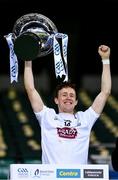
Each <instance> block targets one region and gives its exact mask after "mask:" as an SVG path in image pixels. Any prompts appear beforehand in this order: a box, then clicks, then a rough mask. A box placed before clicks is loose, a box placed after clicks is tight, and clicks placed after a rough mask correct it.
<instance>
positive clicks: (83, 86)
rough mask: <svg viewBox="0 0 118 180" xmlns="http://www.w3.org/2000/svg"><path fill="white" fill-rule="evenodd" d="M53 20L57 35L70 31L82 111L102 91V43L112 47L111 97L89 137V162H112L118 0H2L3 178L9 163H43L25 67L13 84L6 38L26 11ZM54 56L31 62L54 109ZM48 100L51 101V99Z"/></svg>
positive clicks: (117, 101)
mask: <svg viewBox="0 0 118 180" xmlns="http://www.w3.org/2000/svg"><path fill="white" fill-rule="evenodd" d="M32 12H36V13H40V14H43V15H45V16H47V17H49V18H50V19H51V20H52V21H53V22H54V23H55V25H56V26H57V28H58V31H59V32H62V33H67V34H68V36H69V42H68V43H69V44H68V68H69V78H70V79H71V80H72V81H73V82H75V83H76V84H77V86H78V93H79V102H80V103H79V106H78V108H80V109H85V108H87V107H88V106H89V105H90V104H91V102H92V100H93V99H94V97H95V96H96V94H97V93H98V91H99V89H100V75H101V62H100V57H99V56H98V53H97V48H98V46H99V45H100V44H107V45H109V46H110V47H111V58H110V59H111V71H112V79H113V84H112V85H113V87H112V94H111V96H110V98H109V100H108V103H107V105H106V107H105V109H104V113H103V115H102V116H101V118H100V121H99V122H97V123H96V125H95V126H94V128H93V131H92V135H91V144H90V153H89V154H90V155H89V160H90V162H91V163H108V164H109V167H110V170H111V171H110V173H113V174H112V176H114V174H115V172H114V171H113V169H112V165H111V161H110V155H111V152H112V150H113V148H114V145H115V138H116V137H117V135H118V121H117V117H118V87H117V84H118V82H117V81H118V73H117V65H116V64H117V52H118V51H117V42H118V27H117V22H118V2H117V0H96V1H91V0H90V1H87V0H80V1H79V2H74V3H72V1H70V2H67V3H66V2H61V1H59V2H58V1H54V2H53V1H48V2H46V1H38V0H35V1H33V2H32V1H30V2H29V1H28V0H25V1H23V0H20V1H13V0H11V1H8V0H1V1H0V24H1V25H0V142H1V145H0V178H1V179H2V178H6V177H7V174H8V169H9V164H10V163H14V162H23V163H27V162H28V163H40V162H41V161H40V158H41V146H40V127H39V126H38V124H37V120H36V119H35V117H34V114H33V113H32V109H31V106H30V104H29V101H28V99H27V96H26V93H25V92H24V86H23V67H24V63H23V62H22V61H19V82H18V83H13V84H10V78H9V49H8V46H7V43H6V40H5V39H4V35H7V34H9V33H10V32H12V28H13V25H14V23H15V21H16V20H17V19H18V18H19V17H21V16H22V15H24V14H27V13H32ZM53 63H54V61H53V53H51V54H50V55H48V56H46V57H43V58H37V59H36V60H34V61H33V70H34V75H35V81H36V87H37V89H38V90H40V92H41V93H42V96H43V98H44V100H45V102H46V103H47V104H48V105H50V106H54V104H53V103H52V102H51V101H52V98H51V97H52V92H53V89H54V88H55V85H56V83H57V81H56V78H55V72H54V64H53ZM48 97H50V98H48Z"/></svg>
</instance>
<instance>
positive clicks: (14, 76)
mask: <svg viewBox="0 0 118 180" xmlns="http://www.w3.org/2000/svg"><path fill="white" fill-rule="evenodd" d="M12 35H13V34H12V33H10V34H8V35H6V36H5V38H6V40H7V43H8V46H9V49H10V82H11V83H12V82H13V81H16V82H17V81H18V60H17V56H16V54H15V52H14V44H13V41H12Z"/></svg>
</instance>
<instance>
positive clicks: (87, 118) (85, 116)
mask: <svg viewBox="0 0 118 180" xmlns="http://www.w3.org/2000/svg"><path fill="white" fill-rule="evenodd" d="M99 116H100V114H98V113H96V112H95V111H94V110H93V108H92V107H89V108H88V109H87V110H85V111H84V112H82V111H80V112H79V117H80V119H81V122H82V123H84V125H86V126H87V127H88V128H89V129H91V128H92V126H93V124H94V123H95V122H96V120H97V119H98V118H99Z"/></svg>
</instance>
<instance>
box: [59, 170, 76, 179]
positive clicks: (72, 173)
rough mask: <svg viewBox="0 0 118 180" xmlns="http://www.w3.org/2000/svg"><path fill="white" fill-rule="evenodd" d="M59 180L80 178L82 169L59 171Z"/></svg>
mask: <svg viewBox="0 0 118 180" xmlns="http://www.w3.org/2000/svg"><path fill="white" fill-rule="evenodd" d="M56 177H57V178H80V169H57V171H56Z"/></svg>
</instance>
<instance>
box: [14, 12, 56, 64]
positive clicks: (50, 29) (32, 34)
mask: <svg viewBox="0 0 118 180" xmlns="http://www.w3.org/2000/svg"><path fill="white" fill-rule="evenodd" d="M12 32H13V37H12V38H13V43H14V52H15V54H16V55H17V57H18V58H20V59H22V60H24V61H28V60H34V59H36V58H38V57H42V56H46V55H48V54H49V53H51V52H52V51H53V36H54V34H55V33H57V32H58V30H57V27H56V26H55V24H54V23H53V22H52V21H51V20H50V19H49V18H48V17H46V16H44V15H42V14H38V13H29V14H26V15H23V16H21V17H20V18H19V19H18V20H17V21H16V22H15V24H14V27H13V30H12Z"/></svg>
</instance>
